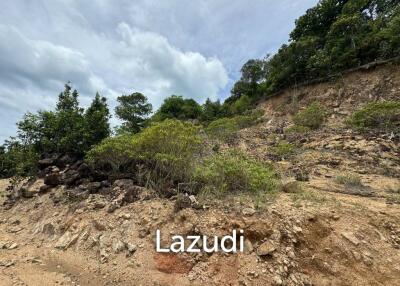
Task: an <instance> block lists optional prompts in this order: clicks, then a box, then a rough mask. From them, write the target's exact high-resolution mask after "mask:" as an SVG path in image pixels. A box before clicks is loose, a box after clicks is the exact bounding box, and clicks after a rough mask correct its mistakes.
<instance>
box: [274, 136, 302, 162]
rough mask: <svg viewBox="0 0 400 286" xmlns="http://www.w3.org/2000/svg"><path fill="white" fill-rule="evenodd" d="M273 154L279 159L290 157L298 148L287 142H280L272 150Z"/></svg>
mask: <svg viewBox="0 0 400 286" xmlns="http://www.w3.org/2000/svg"><path fill="white" fill-rule="evenodd" d="M271 149H272V150H271V151H272V153H273V154H274V155H276V156H279V157H281V158H282V157H288V156H290V155H292V154H293V153H294V152H295V151H296V146H294V145H293V144H292V143H289V142H287V141H284V140H283V141H280V142H279V143H278V144H277V145H276V146H274V147H272V148H271Z"/></svg>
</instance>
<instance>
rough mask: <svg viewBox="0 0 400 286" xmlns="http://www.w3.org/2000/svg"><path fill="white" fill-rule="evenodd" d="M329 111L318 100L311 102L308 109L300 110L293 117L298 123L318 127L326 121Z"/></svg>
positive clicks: (313, 127)
mask: <svg viewBox="0 0 400 286" xmlns="http://www.w3.org/2000/svg"><path fill="white" fill-rule="evenodd" d="M326 116H327V112H326V110H325V108H324V107H323V106H321V105H320V104H319V103H317V102H313V103H311V104H310V105H309V106H308V107H307V108H306V109H304V110H302V111H299V112H298V113H296V115H295V116H294V118H293V121H294V123H295V124H296V125H298V126H302V127H308V128H310V129H318V128H319V127H320V126H321V125H322V123H323V122H324V120H325V118H326Z"/></svg>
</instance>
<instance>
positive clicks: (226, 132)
mask: <svg viewBox="0 0 400 286" xmlns="http://www.w3.org/2000/svg"><path fill="white" fill-rule="evenodd" d="M263 114H264V112H263V111H262V110H255V111H253V112H251V113H250V114H247V115H237V116H234V117H224V118H220V119H217V120H214V121H212V122H211V123H210V124H209V125H208V126H207V128H206V133H207V134H208V135H209V136H210V137H211V138H214V139H221V140H228V139H230V138H232V136H233V135H234V134H235V133H236V132H237V131H239V130H240V129H242V128H246V127H249V126H251V125H254V124H256V123H258V122H259V120H260V118H261V117H262V115H263Z"/></svg>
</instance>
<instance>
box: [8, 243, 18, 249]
mask: <svg viewBox="0 0 400 286" xmlns="http://www.w3.org/2000/svg"><path fill="white" fill-rule="evenodd" d="M16 248H18V244H17V243H15V242H14V243H12V244H11V245H10V246H9V247H8V249H10V250H13V249H16Z"/></svg>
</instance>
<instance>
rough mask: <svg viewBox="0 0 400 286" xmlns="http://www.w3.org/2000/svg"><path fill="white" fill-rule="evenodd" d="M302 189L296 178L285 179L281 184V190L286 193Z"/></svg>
mask: <svg viewBox="0 0 400 286" xmlns="http://www.w3.org/2000/svg"><path fill="white" fill-rule="evenodd" d="M300 190H301V186H300V183H299V182H298V181H295V180H287V181H283V182H282V184H281V186H280V191H281V192H284V193H297V192H299V191H300Z"/></svg>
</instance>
